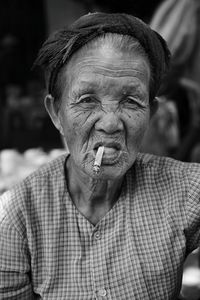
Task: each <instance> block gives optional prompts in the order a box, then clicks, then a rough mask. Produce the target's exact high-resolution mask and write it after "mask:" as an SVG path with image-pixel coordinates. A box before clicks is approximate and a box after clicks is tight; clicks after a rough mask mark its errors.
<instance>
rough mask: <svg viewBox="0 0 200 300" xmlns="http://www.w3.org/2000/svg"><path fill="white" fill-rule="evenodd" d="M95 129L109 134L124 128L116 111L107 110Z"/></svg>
mask: <svg viewBox="0 0 200 300" xmlns="http://www.w3.org/2000/svg"><path fill="white" fill-rule="evenodd" d="M95 129H96V130H99V131H102V132H104V133H107V134H113V133H116V132H120V131H122V130H123V122H122V120H121V119H120V117H119V116H118V114H117V113H116V112H106V113H104V114H103V116H101V118H100V119H99V120H98V121H97V123H96V125H95Z"/></svg>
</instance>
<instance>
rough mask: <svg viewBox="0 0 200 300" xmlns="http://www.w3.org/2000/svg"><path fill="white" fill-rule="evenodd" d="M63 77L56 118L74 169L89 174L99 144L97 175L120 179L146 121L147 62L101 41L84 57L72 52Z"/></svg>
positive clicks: (148, 111) (141, 134) (136, 151)
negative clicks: (101, 148) (102, 149)
mask: <svg viewBox="0 0 200 300" xmlns="http://www.w3.org/2000/svg"><path fill="white" fill-rule="evenodd" d="M63 75H64V76H65V82H66V85H65V87H64V90H63V94H62V99H61V107H60V112H59V114H60V122H61V125H62V128H63V132H64V136H65V138H66V141H67V144H68V147H69V151H70V153H71V159H72V160H73V163H74V166H75V168H78V169H79V171H80V170H82V171H83V172H85V173H87V174H88V175H89V176H91V177H94V176H95V175H94V173H93V164H94V158H95V154H96V146H98V145H99V143H100V145H104V146H105V152H104V156H103V163H102V168H101V172H100V174H99V176H100V177H103V178H104V179H117V178H120V177H122V176H123V175H124V174H125V172H126V171H127V170H128V169H129V168H130V167H131V165H132V164H133V163H134V161H135V158H136V155H137V153H138V151H139V148H140V145H141V142H142V138H143V135H144V133H145V130H146V128H147V126H148V123H149V116H150V108H149V81H150V68H149V65H148V62H147V61H146V60H145V59H144V58H143V57H141V56H140V55H138V54H137V53H131V54H129V53H124V52H123V53H121V52H119V51H117V50H115V49H113V48H112V47H111V46H109V45H104V46H102V47H101V48H100V49H91V50H89V51H88V52H87V53H86V54H85V56H80V55H78V53H77V54H75V55H74V56H73V57H72V59H71V60H70V62H69V64H68V66H67V68H66V70H65V71H64V72H63ZM94 148H95V150H94Z"/></svg>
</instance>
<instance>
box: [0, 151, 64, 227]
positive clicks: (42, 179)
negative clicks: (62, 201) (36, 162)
mask: <svg viewBox="0 0 200 300" xmlns="http://www.w3.org/2000/svg"><path fill="white" fill-rule="evenodd" d="M66 157H67V155H61V156H59V157H58V158H56V159H54V160H53V161H51V162H49V163H47V164H45V165H43V166H42V167H40V168H39V169H38V170H36V171H34V172H33V173H32V174H30V175H29V176H27V177H26V178H25V179H24V180H22V181H21V182H20V183H18V184H17V185H15V186H14V187H13V188H11V189H10V190H8V191H6V192H5V193H4V194H3V195H1V197H0V223H1V220H3V219H4V218H5V217H6V218H9V219H10V221H11V222H12V223H13V224H14V223H15V224H16V226H17V224H18V226H19V227H20V226H22V224H23V223H25V219H26V218H27V217H29V216H32V217H34V214H37V213H38V212H40V210H41V211H42V209H41V208H42V207H45V205H46V206H47V205H48V207H49V208H50V207H52V209H53V205H54V204H53V201H57V198H58V193H60V194H61V193H62V192H63V190H64V188H65V176H64V163H65V160H66ZM20 224H21V225H20Z"/></svg>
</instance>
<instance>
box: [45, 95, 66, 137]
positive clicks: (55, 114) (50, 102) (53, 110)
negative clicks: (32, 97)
mask: <svg viewBox="0 0 200 300" xmlns="http://www.w3.org/2000/svg"><path fill="white" fill-rule="evenodd" d="M44 105H45V108H46V111H47V112H48V114H49V116H50V118H51V120H52V122H53V124H54V126H55V127H56V128H57V129H58V130H59V131H60V133H61V134H62V135H64V133H63V129H62V126H61V123H60V116H59V110H58V107H57V105H56V103H55V98H54V97H53V96H52V95H50V94H48V95H46V97H45V99H44Z"/></svg>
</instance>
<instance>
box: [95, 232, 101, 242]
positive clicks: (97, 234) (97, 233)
mask: <svg viewBox="0 0 200 300" xmlns="http://www.w3.org/2000/svg"><path fill="white" fill-rule="evenodd" d="M94 238H95V240H100V239H101V233H100V231H99V230H97V231H95V233H94Z"/></svg>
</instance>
